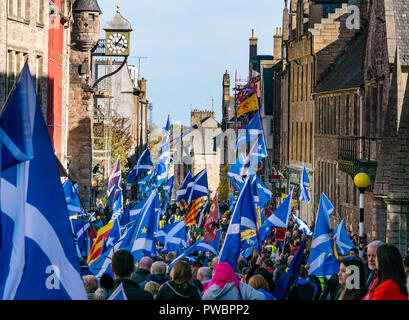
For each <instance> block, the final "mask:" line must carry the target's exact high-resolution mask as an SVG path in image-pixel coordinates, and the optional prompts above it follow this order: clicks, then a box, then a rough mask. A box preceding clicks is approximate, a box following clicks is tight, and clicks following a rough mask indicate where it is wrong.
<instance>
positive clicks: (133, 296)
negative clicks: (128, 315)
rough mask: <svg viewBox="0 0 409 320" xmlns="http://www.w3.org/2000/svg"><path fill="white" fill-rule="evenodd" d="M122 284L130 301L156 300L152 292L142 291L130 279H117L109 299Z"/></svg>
mask: <svg viewBox="0 0 409 320" xmlns="http://www.w3.org/2000/svg"><path fill="white" fill-rule="evenodd" d="M121 283H122V286H123V288H124V291H125V294H126V297H127V299H128V300H154V299H153V295H152V294H151V293H150V292H148V291H145V290H142V289H141V288H140V287H139V286H138V285H137V284H136V283H135V282H134V281H132V280H128V279H116V280H115V282H114V288H113V289H112V290H110V291H109V294H108V297H109V296H110V295H111V294H112V293H113V292H114V291H115V289H116V288H117V287H118V286H119V285H120V284H121Z"/></svg>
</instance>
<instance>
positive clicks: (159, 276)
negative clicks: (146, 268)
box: [145, 274, 169, 285]
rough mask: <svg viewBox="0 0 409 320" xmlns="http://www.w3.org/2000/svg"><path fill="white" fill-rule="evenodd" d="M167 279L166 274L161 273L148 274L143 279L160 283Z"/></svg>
mask: <svg viewBox="0 0 409 320" xmlns="http://www.w3.org/2000/svg"><path fill="white" fill-rule="evenodd" d="M168 280H169V278H168V277H167V276H165V275H163V274H148V276H147V277H146V280H145V281H146V282H149V281H155V282H157V283H159V284H160V285H162V284H164V283H165V282H166V281H168Z"/></svg>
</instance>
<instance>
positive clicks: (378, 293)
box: [371, 280, 408, 300]
mask: <svg viewBox="0 0 409 320" xmlns="http://www.w3.org/2000/svg"><path fill="white" fill-rule="evenodd" d="M371 300H408V295H407V294H403V293H402V292H401V291H400V288H399V285H398V284H397V283H396V282H395V281H393V280H386V281H384V282H382V283H381V284H380V285H379V286H378V287H377V288H376V289H375V291H374V293H373V296H372V297H371Z"/></svg>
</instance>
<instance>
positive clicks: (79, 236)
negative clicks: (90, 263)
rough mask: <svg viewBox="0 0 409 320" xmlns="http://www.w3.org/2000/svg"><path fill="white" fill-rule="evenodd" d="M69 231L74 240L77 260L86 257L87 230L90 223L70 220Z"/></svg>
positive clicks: (81, 220)
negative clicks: (70, 230)
mask: <svg viewBox="0 0 409 320" xmlns="http://www.w3.org/2000/svg"><path fill="white" fill-rule="evenodd" d="M70 223H71V229H72V234H73V238H74V243H75V246H76V249H77V255H78V257H79V258H82V257H87V254H88V250H89V248H88V245H89V241H88V237H89V236H88V230H89V228H90V223H89V222H88V221H84V220H83V219H74V218H73V219H71V218H70Z"/></svg>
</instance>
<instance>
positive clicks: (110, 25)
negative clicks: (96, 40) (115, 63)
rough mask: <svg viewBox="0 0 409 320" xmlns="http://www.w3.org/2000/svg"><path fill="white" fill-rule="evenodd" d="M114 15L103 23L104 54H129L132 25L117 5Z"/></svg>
mask: <svg viewBox="0 0 409 320" xmlns="http://www.w3.org/2000/svg"><path fill="white" fill-rule="evenodd" d="M117 8H118V9H117V11H116V14H115V16H114V17H113V18H112V19H110V20H108V21H107V22H106V23H105V25H104V30H105V55H106V56H125V57H126V56H129V52H130V51H129V43H130V33H131V31H132V26H131V24H130V22H129V21H128V20H126V19H125V18H124V17H123V16H122V15H121V13H120V12H119V6H117Z"/></svg>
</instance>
